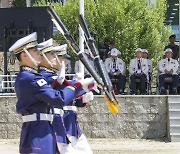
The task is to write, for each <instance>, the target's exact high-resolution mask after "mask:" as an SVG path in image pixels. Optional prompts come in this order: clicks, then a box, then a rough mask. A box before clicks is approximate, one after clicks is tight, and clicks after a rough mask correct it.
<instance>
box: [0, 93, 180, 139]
mask: <svg viewBox="0 0 180 154" xmlns="http://www.w3.org/2000/svg"><path fill="white" fill-rule="evenodd" d="M117 98H118V100H119V102H120V103H121V107H119V113H118V114H111V113H109V111H108V109H107V106H106V102H105V101H104V98H103V96H99V95H98V96H95V100H94V101H93V102H90V103H88V104H87V106H86V107H84V108H80V109H79V111H78V113H79V115H78V119H79V123H80V125H81V128H82V129H83V131H84V134H85V135H86V136H87V137H88V138H135V139H137V138H144V139H164V138H167V137H169V128H170V127H168V125H169V122H168V121H169V120H168V119H169V117H168V114H167V113H169V112H168V100H169V98H175V99H176V100H177V101H179V102H180V96H159V95H147V96H145V95H139V96H137V95H136V96H135V95H126V96H117ZM15 104H16V97H15V96H10V97H8V96H1V97H0V138H4V139H5V138H11V139H12V138H19V135H20V130H21V121H22V119H21V115H18V114H16V111H15Z"/></svg>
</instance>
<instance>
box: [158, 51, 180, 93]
mask: <svg viewBox="0 0 180 154" xmlns="http://www.w3.org/2000/svg"><path fill="white" fill-rule="evenodd" d="M164 53H165V56H166V58H165V59H163V60H161V61H160V62H159V72H160V76H159V84H160V94H161V95H164V94H166V90H165V83H164V80H165V78H166V77H172V79H173V84H171V85H172V87H171V88H170V89H169V90H170V91H169V92H170V94H177V86H178V85H179V76H178V74H177V71H178V67H179V64H178V61H177V60H175V59H172V56H173V52H172V50H171V49H170V48H167V49H166V50H165V51H164Z"/></svg>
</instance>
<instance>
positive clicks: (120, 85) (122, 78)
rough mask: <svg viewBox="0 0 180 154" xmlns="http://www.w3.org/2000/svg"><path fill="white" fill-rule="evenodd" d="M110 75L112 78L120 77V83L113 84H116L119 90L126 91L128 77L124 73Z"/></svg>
mask: <svg viewBox="0 0 180 154" xmlns="http://www.w3.org/2000/svg"><path fill="white" fill-rule="evenodd" d="M109 76H110V79H118V81H119V82H118V83H113V84H115V85H116V87H117V90H118V91H119V90H122V91H124V89H125V86H126V77H125V76H124V75H122V74H119V75H111V74H110V73H109Z"/></svg>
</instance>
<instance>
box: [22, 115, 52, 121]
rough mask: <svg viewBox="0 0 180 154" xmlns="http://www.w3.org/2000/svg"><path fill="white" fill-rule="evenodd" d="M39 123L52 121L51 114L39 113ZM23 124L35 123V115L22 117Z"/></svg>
mask: <svg viewBox="0 0 180 154" xmlns="http://www.w3.org/2000/svg"><path fill="white" fill-rule="evenodd" d="M39 117H40V121H42V120H44V121H53V115H52V114H46V113H39ZM22 119H23V122H30V121H37V113H33V114H30V115H26V116H22Z"/></svg>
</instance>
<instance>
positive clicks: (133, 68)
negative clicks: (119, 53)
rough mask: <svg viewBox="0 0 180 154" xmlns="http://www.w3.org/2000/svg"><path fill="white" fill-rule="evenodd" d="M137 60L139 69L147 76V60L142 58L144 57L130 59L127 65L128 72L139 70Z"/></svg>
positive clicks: (132, 72)
mask: <svg viewBox="0 0 180 154" xmlns="http://www.w3.org/2000/svg"><path fill="white" fill-rule="evenodd" d="M138 60H140V70H141V72H143V73H144V74H146V76H147V77H148V72H149V67H148V60H147V59H144V58H140V59H138V58H135V59H131V61H130V65H129V72H130V74H131V75H132V74H134V73H135V72H137V71H139V69H138Z"/></svg>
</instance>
